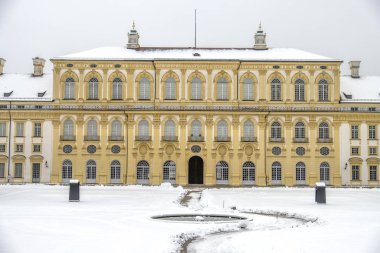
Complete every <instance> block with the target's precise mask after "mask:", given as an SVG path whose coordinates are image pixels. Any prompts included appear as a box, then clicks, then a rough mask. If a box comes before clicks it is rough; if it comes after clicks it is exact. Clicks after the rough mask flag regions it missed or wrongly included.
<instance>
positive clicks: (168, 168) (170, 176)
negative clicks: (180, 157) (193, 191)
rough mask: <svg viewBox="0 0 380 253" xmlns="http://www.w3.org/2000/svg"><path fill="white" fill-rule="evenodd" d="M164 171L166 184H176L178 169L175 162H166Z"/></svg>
mask: <svg viewBox="0 0 380 253" xmlns="http://www.w3.org/2000/svg"><path fill="white" fill-rule="evenodd" d="M163 169H164V171H163V174H164V175H163V176H164V182H169V183H172V184H175V180H176V176H175V174H176V172H175V169H176V166H175V162H173V161H166V162H165V163H164V167H163Z"/></svg>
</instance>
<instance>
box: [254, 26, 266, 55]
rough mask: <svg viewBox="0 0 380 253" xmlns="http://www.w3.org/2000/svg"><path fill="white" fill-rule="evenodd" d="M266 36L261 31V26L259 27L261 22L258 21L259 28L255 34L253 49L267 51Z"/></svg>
mask: <svg viewBox="0 0 380 253" xmlns="http://www.w3.org/2000/svg"><path fill="white" fill-rule="evenodd" d="M266 36H267V34H266V33H265V32H264V31H263V29H262V26H261V21H260V23H259V28H258V30H257V32H256V33H255V45H254V46H253V49H256V50H267V49H268V46H267V43H266Z"/></svg>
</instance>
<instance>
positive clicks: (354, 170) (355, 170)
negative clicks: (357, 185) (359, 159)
mask: <svg viewBox="0 0 380 253" xmlns="http://www.w3.org/2000/svg"><path fill="white" fill-rule="evenodd" d="M351 168H352V180H360V174H359V169H360V168H359V165H352V167H351Z"/></svg>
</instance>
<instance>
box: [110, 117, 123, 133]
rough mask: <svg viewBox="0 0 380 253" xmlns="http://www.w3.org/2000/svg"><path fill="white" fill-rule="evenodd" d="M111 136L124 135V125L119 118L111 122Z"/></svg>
mask: <svg viewBox="0 0 380 253" xmlns="http://www.w3.org/2000/svg"><path fill="white" fill-rule="evenodd" d="M111 136H112V137H121V136H123V134H122V125H121V123H120V121H118V120H114V121H112V124H111Z"/></svg>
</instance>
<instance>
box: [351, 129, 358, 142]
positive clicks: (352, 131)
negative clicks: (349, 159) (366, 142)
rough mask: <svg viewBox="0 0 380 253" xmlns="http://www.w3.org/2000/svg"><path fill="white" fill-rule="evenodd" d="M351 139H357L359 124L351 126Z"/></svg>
mask: <svg viewBox="0 0 380 253" xmlns="http://www.w3.org/2000/svg"><path fill="white" fill-rule="evenodd" d="M351 139H353V140H357V139H359V126H351Z"/></svg>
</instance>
